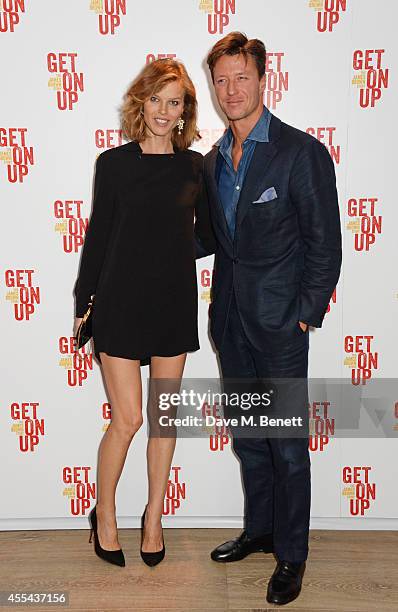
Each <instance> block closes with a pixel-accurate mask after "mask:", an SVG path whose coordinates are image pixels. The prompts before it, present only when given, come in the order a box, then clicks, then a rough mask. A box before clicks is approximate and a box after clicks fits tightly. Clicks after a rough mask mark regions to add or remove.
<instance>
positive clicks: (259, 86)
mask: <svg viewBox="0 0 398 612" xmlns="http://www.w3.org/2000/svg"><path fill="white" fill-rule="evenodd" d="M213 76H214V88H215V92H216V96H217V99H218V103H219V105H220V107H221V109H222V110H223V111H224V113H225V114H226V116H227V117H228V119H229V120H230V121H238V120H239V119H245V118H246V117H249V116H250V115H251V114H252V113H255V112H256V111H257V110H258V109H259V108H262V106H263V95H264V88H265V76H263V77H262V78H261V79H260V78H259V75H258V72H257V68H256V63H255V61H254V59H253V57H252V56H251V55H248V56H247V58H245V57H244V56H243V55H242V54H241V53H240V54H239V55H222V56H221V57H220V58H219V59H218V60H217V62H216V64H215V66H214V71H213Z"/></svg>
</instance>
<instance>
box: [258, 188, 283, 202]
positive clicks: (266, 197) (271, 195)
mask: <svg viewBox="0 0 398 612" xmlns="http://www.w3.org/2000/svg"><path fill="white" fill-rule="evenodd" d="M277 197H278V194H277V193H276V190H275V187H268V189H266V190H265V191H263V193H262V194H261V195H260V197H259V199H258V200H255V201H254V202H253V204H261V203H262V202H270V201H271V200H275V198H277Z"/></svg>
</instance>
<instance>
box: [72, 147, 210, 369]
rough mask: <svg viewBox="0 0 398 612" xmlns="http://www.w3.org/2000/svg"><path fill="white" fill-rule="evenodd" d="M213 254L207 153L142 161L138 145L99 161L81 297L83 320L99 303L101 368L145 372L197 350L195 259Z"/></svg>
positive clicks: (96, 334) (78, 287)
mask: <svg viewBox="0 0 398 612" xmlns="http://www.w3.org/2000/svg"><path fill="white" fill-rule="evenodd" d="M195 217H196V222H195V224H194V218H195ZM214 249H215V243H214V236H213V232H212V229H211V224H210V219H209V211H208V204H207V198H206V190H205V186H204V180H203V156H202V155H201V154H200V153H197V152H195V151H191V150H179V151H178V150H175V152H174V154H144V153H143V152H142V150H141V147H140V146H139V145H138V144H137V143H136V142H130V143H128V144H126V145H122V146H120V147H116V148H114V149H109V150H107V151H104V152H103V153H101V155H100V156H99V157H98V160H97V166H96V175H95V183H94V201H93V209H92V214H91V217H90V222H89V227H88V230H87V233H86V237H85V241H84V246H83V250H82V256H81V263H80V270H79V275H78V279H77V281H76V284H75V288H74V294H75V297H76V307H75V314H76V316H77V317H81V316H83V314H84V312H85V311H86V309H87V305H88V302H89V300H90V296H91V295H92V294H95V301H94V308H93V341H94V350H95V355H96V357H97V359H98V360H99V361H101V360H100V356H99V353H100V351H104V352H105V353H108V354H109V355H113V356H116V357H125V358H128V359H140V360H141V365H146V364H148V363H149V362H150V357H151V356H152V355H158V356H163V357H166V356H173V355H179V354H181V353H185V352H187V351H196V350H197V349H199V340H198V328H197V306H198V298H197V281H196V263H195V257H197V256H203V255H204V254H206V253H211V252H214ZM198 252H199V253H201V254H199V255H198V254H197V253H198Z"/></svg>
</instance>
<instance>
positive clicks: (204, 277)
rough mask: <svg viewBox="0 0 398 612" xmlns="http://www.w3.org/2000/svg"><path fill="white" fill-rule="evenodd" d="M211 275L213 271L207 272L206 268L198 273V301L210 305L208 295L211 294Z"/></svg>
mask: <svg viewBox="0 0 398 612" xmlns="http://www.w3.org/2000/svg"><path fill="white" fill-rule="evenodd" d="M213 274H214V269H213V270H209V269H208V268H204V269H203V270H202V271H201V273H200V286H201V288H202V291H201V293H200V299H201V300H203V301H204V302H207V303H208V304H210V302H211V299H210V293H211V285H212V282H213Z"/></svg>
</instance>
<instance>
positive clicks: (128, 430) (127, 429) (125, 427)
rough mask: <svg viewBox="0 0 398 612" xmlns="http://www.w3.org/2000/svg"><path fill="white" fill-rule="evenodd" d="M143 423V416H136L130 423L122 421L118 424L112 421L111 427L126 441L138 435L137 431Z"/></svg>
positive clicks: (118, 421)
mask: <svg viewBox="0 0 398 612" xmlns="http://www.w3.org/2000/svg"><path fill="white" fill-rule="evenodd" d="M143 422H144V421H143V418H142V415H136V416H134V417H132V418H131V419H129V420H128V421H125V420H120V419H119V420H117V421H116V422H113V421H112V423H111V425H110V426H111V427H112V429H113V430H114V431H115V433H117V435H118V436H120V438H122V439H124V440H131V439H132V438H133V437H134V435H135V434H136V433H137V431H138V430H139V429H140V427H141V426H142V424H143Z"/></svg>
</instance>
